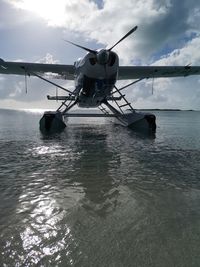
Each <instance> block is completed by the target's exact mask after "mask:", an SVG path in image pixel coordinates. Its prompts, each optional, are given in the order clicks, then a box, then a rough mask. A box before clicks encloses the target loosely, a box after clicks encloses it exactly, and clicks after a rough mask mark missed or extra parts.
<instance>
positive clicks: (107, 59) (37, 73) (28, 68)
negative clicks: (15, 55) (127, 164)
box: [0, 26, 200, 132]
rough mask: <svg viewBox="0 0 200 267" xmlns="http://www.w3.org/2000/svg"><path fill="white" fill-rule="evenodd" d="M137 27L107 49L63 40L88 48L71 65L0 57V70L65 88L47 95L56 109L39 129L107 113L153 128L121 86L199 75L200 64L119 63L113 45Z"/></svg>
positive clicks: (136, 126)
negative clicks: (60, 81) (66, 84)
mask: <svg viewBox="0 0 200 267" xmlns="http://www.w3.org/2000/svg"><path fill="white" fill-rule="evenodd" d="M137 28H138V27H137V26H135V27H134V28H132V29H131V30H130V31H129V32H128V33H126V34H125V35H124V36H123V37H122V38H121V39H120V40H118V41H117V42H116V43H115V44H114V45H113V46H111V47H110V48H108V49H105V48H102V49H98V50H93V49H90V48H87V47H84V46H82V45H79V44H76V43H73V42H71V41H68V40H65V41H66V42H68V43H70V44H71V45H74V46H76V47H78V48H80V49H83V50H85V51H86V52H87V53H86V55H85V56H84V57H83V58H80V59H78V60H76V61H75V63H74V65H63V64H41V63H28V62H14V61H12V62H10V61H5V60H3V59H0V73H1V74H14V75H24V76H25V80H26V77H27V76H34V77H37V78H39V79H41V80H43V81H45V82H47V83H49V84H52V85H55V86H56V87H57V88H60V89H61V90H63V91H64V94H63V95H60V96H59V95H57V94H56V96H49V95H47V99H48V100H56V101H61V102H60V105H59V107H58V108H57V110H55V111H46V112H44V114H43V116H42V118H41V119H40V122H39V124H40V130H41V131H42V132H51V131H55V130H58V131H60V130H62V129H64V128H65V127H66V119H65V118H66V117H107V118H110V119H111V120H112V121H114V122H115V123H118V124H121V125H123V126H125V127H130V128H132V129H145V130H147V131H152V132H155V131H156V117H155V115H154V114H151V113H143V112H138V111H136V110H135V109H134V108H133V106H132V104H131V103H130V102H129V101H128V100H127V98H126V96H125V94H124V93H123V90H124V89H125V88H127V87H129V86H132V85H134V84H136V83H138V82H140V81H141V80H144V79H150V78H153V79H154V78H160V77H166V78H168V77H180V76H182V77H186V76H189V75H199V74H200V66H190V65H188V66H119V57H118V55H117V53H116V52H114V51H113V49H114V48H115V47H116V46H117V45H118V44H119V43H120V42H122V41H123V40H125V39H126V38H127V37H128V36H129V35H131V34H132V33H134V32H135V31H136V30H137ZM50 73H51V74H52V75H53V78H58V79H64V80H74V82H75V84H74V90H69V89H67V88H65V87H63V86H61V85H59V84H58V83H57V82H56V83H55V82H53V81H52V80H51V79H50V78H49V74H50ZM117 80H129V83H128V84H127V85H125V86H123V87H121V88H118V87H117V86H116V82H117ZM130 81H131V82H130ZM76 105H77V106H78V107H80V108H85V109H88V108H92V109H94V108H98V109H99V112H98V113H97V112H95V113H94V112H93V113H88V112H87V113H74V112H70V110H71V109H72V108H73V107H74V106H76Z"/></svg>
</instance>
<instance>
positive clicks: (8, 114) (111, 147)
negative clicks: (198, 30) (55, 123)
mask: <svg viewBox="0 0 200 267" xmlns="http://www.w3.org/2000/svg"><path fill="white" fill-rule="evenodd" d="M154 114H155V115H156V116H157V124H158V129H157V132H156V135H155V136H152V135H151V136H147V135H144V134H141V133H135V132H133V131H132V130H129V129H126V128H123V127H121V126H113V125H109V124H106V123H103V122H102V121H100V120H99V119H98V120H97V121H96V122H95V121H93V122H92V123H89V122H86V123H85V124H82V123H81V124H77V123H74V122H73V120H72V121H70V122H69V124H68V126H67V128H66V129H65V131H64V132H63V133H61V134H58V135H50V136H43V135H42V134H41V133H40V132H39V130H38V120H39V118H40V116H41V115H39V114H32V113H25V112H16V111H2V110H1V111H0V125H1V128H0V263H1V264H0V265H1V266H152V267H153V266H159V267H161V266H176V267H177V266H181V267H183V266H195V267H196V266H199V265H200V138H199V136H200V112H154Z"/></svg>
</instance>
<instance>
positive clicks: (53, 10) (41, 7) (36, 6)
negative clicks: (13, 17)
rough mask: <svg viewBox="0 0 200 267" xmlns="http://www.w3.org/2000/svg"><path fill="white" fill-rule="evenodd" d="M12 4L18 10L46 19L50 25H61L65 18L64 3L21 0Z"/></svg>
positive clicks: (45, 0) (46, 0) (60, 0)
mask: <svg viewBox="0 0 200 267" xmlns="http://www.w3.org/2000/svg"><path fill="white" fill-rule="evenodd" d="M13 4H14V5H15V6H16V7H17V8H20V9H24V10H28V11H31V12H33V13H35V14H37V15H38V16H40V17H42V18H44V19H46V20H47V21H48V23H49V24H50V25H52V26H53V25H56V26H59V25H62V24H63V21H64V18H65V8H66V1H65V0H59V3H58V2H57V1H49V0H21V1H13Z"/></svg>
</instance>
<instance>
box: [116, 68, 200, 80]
mask: <svg viewBox="0 0 200 267" xmlns="http://www.w3.org/2000/svg"><path fill="white" fill-rule="evenodd" d="M189 75H200V66H120V67H119V73H118V79H119V80H126V79H140V78H147V79H148V78H161V77H163V78H167V77H186V76H189Z"/></svg>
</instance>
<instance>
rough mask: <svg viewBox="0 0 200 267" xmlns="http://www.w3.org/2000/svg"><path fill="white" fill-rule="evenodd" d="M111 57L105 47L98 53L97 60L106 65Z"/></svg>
mask: <svg viewBox="0 0 200 267" xmlns="http://www.w3.org/2000/svg"><path fill="white" fill-rule="evenodd" d="M108 59H109V52H108V51H107V50H105V49H102V50H100V51H99V52H98V53H97V61H98V63H99V64H101V65H104V64H106V63H107V62H108Z"/></svg>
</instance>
